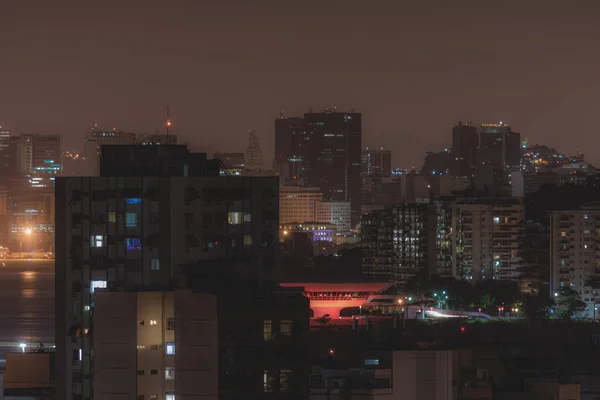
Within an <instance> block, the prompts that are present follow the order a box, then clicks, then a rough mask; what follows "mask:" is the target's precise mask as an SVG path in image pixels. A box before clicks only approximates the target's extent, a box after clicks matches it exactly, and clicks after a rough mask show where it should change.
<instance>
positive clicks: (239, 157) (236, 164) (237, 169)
mask: <svg viewBox="0 0 600 400" xmlns="http://www.w3.org/2000/svg"><path fill="white" fill-rule="evenodd" d="M213 158H214V159H215V160H219V161H220V163H221V175H223V176H228V175H234V176H240V175H242V171H243V170H244V168H245V165H246V155H245V154H244V153H215V154H214V155H213Z"/></svg>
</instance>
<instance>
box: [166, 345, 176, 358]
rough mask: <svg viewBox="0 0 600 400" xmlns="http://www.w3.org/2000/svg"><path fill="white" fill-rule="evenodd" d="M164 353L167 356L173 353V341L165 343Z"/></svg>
mask: <svg viewBox="0 0 600 400" xmlns="http://www.w3.org/2000/svg"><path fill="white" fill-rule="evenodd" d="M165 349H166V354H167V355H169V356H172V355H175V343H167V345H166V346H165Z"/></svg>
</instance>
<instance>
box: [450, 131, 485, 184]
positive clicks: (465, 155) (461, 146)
mask: <svg viewBox="0 0 600 400" xmlns="http://www.w3.org/2000/svg"><path fill="white" fill-rule="evenodd" d="M477 145H478V138H477V127H476V126H473V125H471V124H463V123H462V121H458V123H457V124H456V125H454V126H453V127H452V151H451V152H450V154H451V155H452V156H453V157H454V168H453V175H454V176H469V177H470V176H471V174H472V173H473V167H474V165H475V150H476V149H477Z"/></svg>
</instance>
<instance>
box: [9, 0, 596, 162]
mask: <svg viewBox="0 0 600 400" xmlns="http://www.w3.org/2000/svg"><path fill="white" fill-rule="evenodd" d="M0 16H1V19H0V125H3V126H6V127H10V128H12V129H14V130H15V131H16V132H20V131H23V132H30V133H62V134H63V135H64V136H65V140H64V141H65V148H76V149H78V148H81V147H82V139H83V137H84V135H85V132H86V131H87V130H89V128H90V127H91V126H92V125H93V124H94V123H98V124H99V125H100V126H103V127H107V128H112V127H117V128H121V129H125V130H129V131H155V130H156V129H158V128H160V129H161V131H163V130H164V107H165V106H166V105H170V106H171V110H172V111H171V114H172V119H173V121H174V128H173V131H174V133H177V134H179V135H180V137H181V138H182V141H187V142H189V143H190V144H191V145H192V147H193V149H194V150H197V151H199V150H206V151H211V152H212V151H214V150H220V151H242V150H244V149H245V147H246V145H247V130H248V129H249V128H255V129H256V131H257V134H258V135H259V137H260V139H261V145H262V147H263V149H264V150H265V152H266V160H268V164H269V165H270V158H271V157H272V149H273V130H274V129H273V120H274V119H275V118H276V117H277V116H278V114H279V110H281V109H284V110H285V114H286V115H287V116H292V115H301V114H302V113H303V112H305V111H308V109H309V108H311V107H312V108H314V110H321V109H322V108H324V107H331V106H334V105H335V106H337V107H338V110H344V109H350V108H355V109H356V110H357V111H360V112H362V113H363V144H364V145H370V146H381V145H383V146H385V147H387V148H391V149H392V151H393V154H394V164H395V166H401V167H409V166H411V165H413V164H415V165H417V166H420V165H421V164H422V161H423V152H424V151H425V150H427V149H430V150H441V149H443V147H444V146H448V145H449V143H450V131H451V127H452V125H453V124H454V123H455V122H456V121H458V120H463V121H473V122H474V123H481V122H496V121H499V120H502V121H505V122H509V123H510V124H511V125H512V126H513V129H514V130H516V131H520V132H521V133H522V135H523V136H527V137H529V138H530V141H532V142H543V143H545V144H548V145H552V146H554V147H556V148H557V149H559V150H561V151H563V152H566V153H569V154H571V153H574V152H575V151H576V149H578V148H579V149H583V150H584V151H585V153H586V155H587V158H588V159H589V160H590V161H591V162H594V163H597V164H600V137H599V132H598V126H599V124H598V123H597V120H598V116H599V115H600V78H599V75H600V1H598V0H578V1H564V0H560V1H549V0H546V1H534V0H526V1H500V2H499V1H495V2H492V1H482V0H477V1H466V0H452V1H450V0H447V1H427V2H422V1H402V0H386V1H365V0H360V1H358V0H357V1H353V0H346V1H328V0H321V1H294V0H279V1H247V0H236V1H210V2H208V1H202V0H191V1H182V0H181V1H180V0H162V1H158V0H144V1H141V0H121V1H88V0H77V1H68V2H65V1H61V0H57V1H48V0H1V1H0Z"/></svg>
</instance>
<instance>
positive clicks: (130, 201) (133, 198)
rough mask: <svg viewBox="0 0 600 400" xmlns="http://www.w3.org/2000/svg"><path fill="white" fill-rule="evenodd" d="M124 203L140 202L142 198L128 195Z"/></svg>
mask: <svg viewBox="0 0 600 400" xmlns="http://www.w3.org/2000/svg"><path fill="white" fill-rule="evenodd" d="M125 204H142V199H140V198H139V197H129V198H127V199H125Z"/></svg>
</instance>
